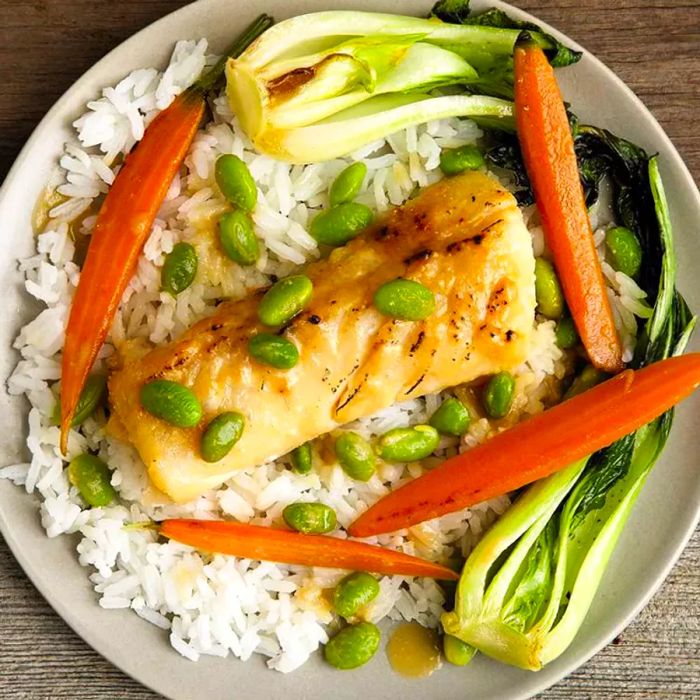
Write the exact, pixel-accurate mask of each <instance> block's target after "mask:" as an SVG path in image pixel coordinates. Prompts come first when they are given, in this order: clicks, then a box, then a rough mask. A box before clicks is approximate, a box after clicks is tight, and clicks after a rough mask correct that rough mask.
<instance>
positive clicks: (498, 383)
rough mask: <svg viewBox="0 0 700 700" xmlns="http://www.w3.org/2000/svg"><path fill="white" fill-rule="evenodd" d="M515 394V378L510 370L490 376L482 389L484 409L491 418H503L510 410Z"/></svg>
mask: <svg viewBox="0 0 700 700" xmlns="http://www.w3.org/2000/svg"><path fill="white" fill-rule="evenodd" d="M514 395H515V379H514V378H513V375H512V374H510V372H499V373H498V374H496V375H495V376H493V377H491V379H490V380H489V382H488V384H486V388H485V389H484V397H483V400H484V409H486V413H488V415H489V416H491V418H503V417H504V416H506V415H507V414H508V411H510V407H511V406H512V405H513V398H514Z"/></svg>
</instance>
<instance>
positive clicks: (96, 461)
mask: <svg viewBox="0 0 700 700" xmlns="http://www.w3.org/2000/svg"><path fill="white" fill-rule="evenodd" d="M111 480H112V472H111V471H110V470H109V467H108V466H107V465H106V464H105V463H104V462H103V461H102V460H101V459H100V458H99V457H95V455H91V454H88V453H85V454H82V455H78V456H77V457H75V458H74V459H73V460H71V463H70V464H69V465H68V481H70V483H71V484H73V486H75V487H76V488H77V489H78V491H79V492H80V495H81V496H82V498H83V500H84V501H85V502H86V503H87V504H88V505H90V506H93V507H94V508H99V507H100V506H106V505H109V504H110V503H111V502H112V501H113V500H114V499H115V498H116V495H117V494H116V492H115V490H114V488H113V486H112V483H111Z"/></svg>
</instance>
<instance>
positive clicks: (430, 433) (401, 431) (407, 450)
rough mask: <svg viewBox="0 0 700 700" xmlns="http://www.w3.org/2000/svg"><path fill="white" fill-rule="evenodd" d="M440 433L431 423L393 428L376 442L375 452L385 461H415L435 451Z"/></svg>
mask: <svg viewBox="0 0 700 700" xmlns="http://www.w3.org/2000/svg"><path fill="white" fill-rule="evenodd" d="M439 442H440V435H439V433H438V431H437V430H435V428H433V426H432V425H415V426H413V427H412V428H393V429H392V430H389V431H388V432H386V433H384V435H382V436H381V437H380V438H379V442H378V443H377V452H378V453H379V456H380V457H381V458H382V459H385V460H387V462H415V461H417V460H419V459H425V458H426V457H427V456H428V455H429V454H432V453H433V452H434V451H435V448H436V447H437V446H438V443H439Z"/></svg>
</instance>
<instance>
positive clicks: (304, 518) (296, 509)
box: [282, 503, 337, 535]
mask: <svg viewBox="0 0 700 700" xmlns="http://www.w3.org/2000/svg"><path fill="white" fill-rule="evenodd" d="M282 517H283V518H284V522H285V523H287V525H289V527H291V528H292V529H293V530H297V531H298V532H303V533H304V534H305V535H322V534H324V533H326V532H330V531H331V530H334V529H335V526H336V523H337V518H336V515H335V511H334V510H333V509H332V508H331V507H330V506H327V505H326V504H325V503H290V504H289V505H288V506H287V507H286V508H285V509H284V510H283V511H282Z"/></svg>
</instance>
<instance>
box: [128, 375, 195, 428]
mask: <svg viewBox="0 0 700 700" xmlns="http://www.w3.org/2000/svg"><path fill="white" fill-rule="evenodd" d="M141 405H142V406H143V407H144V408H145V409H146V410H147V411H148V412H149V413H150V414H151V415H153V416H155V417H156V418H160V419H162V420H164V421H166V422H167V423H171V424H172V425H176V426H178V428H193V427H194V426H195V425H197V423H199V421H200V420H201V419H202V406H201V405H200V403H199V401H198V399H197V397H196V396H195V395H194V393H193V392H192V391H191V390H190V389H188V388H187V387H186V386H183V385H182V384H178V383H177V382H172V381H170V380H168V379H156V380H155V381H152V382H148V384H144V385H143V386H142V387H141Z"/></svg>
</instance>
